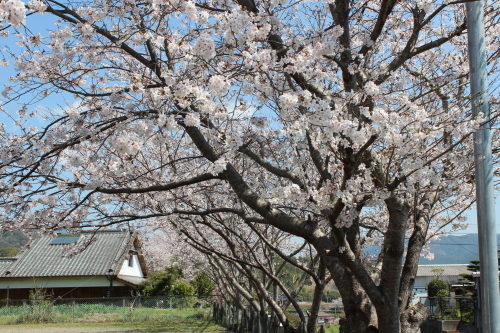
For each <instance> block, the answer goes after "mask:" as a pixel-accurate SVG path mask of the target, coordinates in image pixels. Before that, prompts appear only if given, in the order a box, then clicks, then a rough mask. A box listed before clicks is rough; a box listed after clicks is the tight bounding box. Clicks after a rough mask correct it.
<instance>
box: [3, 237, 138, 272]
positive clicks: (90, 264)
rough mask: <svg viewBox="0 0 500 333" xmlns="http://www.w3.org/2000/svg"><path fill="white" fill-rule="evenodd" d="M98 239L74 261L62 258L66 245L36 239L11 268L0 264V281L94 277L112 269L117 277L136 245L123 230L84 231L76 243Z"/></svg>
mask: <svg viewBox="0 0 500 333" xmlns="http://www.w3.org/2000/svg"><path fill="white" fill-rule="evenodd" d="M91 237H95V240H94V241H93V242H91V243H90V245H88V247H87V248H86V249H85V250H83V251H82V252H81V253H78V254H77V255H76V256H74V257H72V258H67V257H64V256H63V251H62V250H63V249H64V248H65V247H66V246H67V244H49V243H50V241H51V240H52V239H53V238H52V237H51V236H43V237H41V238H38V239H35V240H33V241H32V242H30V243H29V244H27V245H26V247H25V248H24V249H23V250H21V252H20V253H19V254H18V259H17V260H15V261H12V262H11V263H10V265H8V263H7V262H6V261H7V260H0V277H6V276H5V272H6V271H7V270H8V271H10V274H9V275H8V276H9V277H49V276H50V277H52V276H94V275H106V274H107V273H108V270H109V269H112V270H113V275H117V274H118V272H119V270H120V268H121V264H122V261H123V260H122V259H123V256H124V255H125V254H126V253H128V247H129V246H130V245H131V243H132V241H133V237H132V236H131V235H130V233H129V232H125V231H120V230H106V231H98V232H95V233H94V232H91V231H83V232H81V236H80V238H79V240H78V242H77V243H76V245H77V246H78V245H80V244H82V243H83V242H85V241H87V240H89V239H90V238H91Z"/></svg>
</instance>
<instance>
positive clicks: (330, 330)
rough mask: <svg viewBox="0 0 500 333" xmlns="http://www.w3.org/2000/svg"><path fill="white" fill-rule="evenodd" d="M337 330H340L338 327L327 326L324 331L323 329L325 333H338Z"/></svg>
mask: <svg viewBox="0 0 500 333" xmlns="http://www.w3.org/2000/svg"><path fill="white" fill-rule="evenodd" d="M339 330H340V325H335V326H333V325H330V326H327V327H326V329H325V333H339Z"/></svg>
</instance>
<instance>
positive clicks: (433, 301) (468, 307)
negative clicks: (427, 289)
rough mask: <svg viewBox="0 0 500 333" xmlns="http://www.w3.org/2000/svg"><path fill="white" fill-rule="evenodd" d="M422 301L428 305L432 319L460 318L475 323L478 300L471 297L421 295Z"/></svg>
mask: <svg viewBox="0 0 500 333" xmlns="http://www.w3.org/2000/svg"><path fill="white" fill-rule="evenodd" d="M420 302H421V303H422V304H424V305H425V306H426V307H428V308H429V309H430V310H431V312H430V314H429V318H431V319H460V320H462V321H464V322H467V323H470V324H472V323H474V309H475V308H476V303H477V300H476V299H475V298H471V297H420Z"/></svg>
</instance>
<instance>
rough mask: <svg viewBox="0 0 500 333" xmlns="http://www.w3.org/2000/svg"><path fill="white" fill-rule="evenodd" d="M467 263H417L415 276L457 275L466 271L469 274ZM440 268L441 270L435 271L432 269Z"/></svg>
mask: <svg viewBox="0 0 500 333" xmlns="http://www.w3.org/2000/svg"><path fill="white" fill-rule="evenodd" d="M467 266H468V265H467V264H459V265H418V270H417V277H418V276H436V277H437V276H439V275H441V276H459V275H460V274H463V273H466V274H470V271H468V270H467ZM435 269H442V270H443V271H442V272H436V271H434V272H433V270H435Z"/></svg>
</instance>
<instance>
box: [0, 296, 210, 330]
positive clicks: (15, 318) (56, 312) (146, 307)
mask: <svg viewBox="0 0 500 333" xmlns="http://www.w3.org/2000/svg"><path fill="white" fill-rule="evenodd" d="M217 300H218V297H217V296H210V297H198V296H179V297H167V296H158V297H126V298H122V297H120V298H79V299H43V300H2V301H0V324H16V323H19V324H21V323H58V322H62V323H92V322H147V321H171V320H179V321H184V320H210V319H211V318H212V312H213V310H212V307H213V303H214V302H216V301H217Z"/></svg>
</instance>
